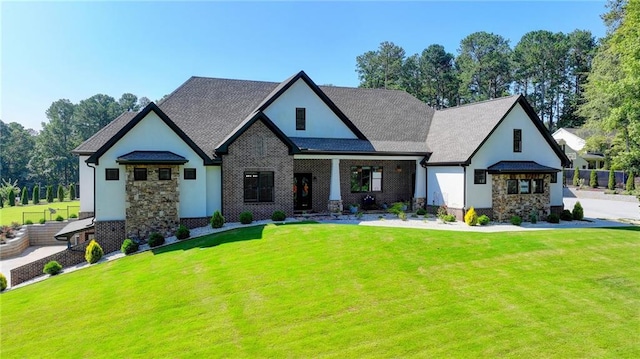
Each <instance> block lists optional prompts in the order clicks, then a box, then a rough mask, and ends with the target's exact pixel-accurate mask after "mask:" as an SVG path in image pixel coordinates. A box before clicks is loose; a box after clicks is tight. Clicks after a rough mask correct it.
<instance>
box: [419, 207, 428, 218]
mask: <svg viewBox="0 0 640 359" xmlns="http://www.w3.org/2000/svg"><path fill="white" fill-rule="evenodd" d="M416 214H417V215H418V216H424V215H425V214H427V210H426V209H424V208H418V210H417V211H416Z"/></svg>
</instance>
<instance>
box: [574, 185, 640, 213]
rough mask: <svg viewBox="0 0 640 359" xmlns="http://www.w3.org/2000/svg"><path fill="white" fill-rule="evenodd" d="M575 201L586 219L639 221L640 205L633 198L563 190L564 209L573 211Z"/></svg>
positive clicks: (586, 191) (597, 192) (601, 192)
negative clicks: (580, 206) (578, 203)
mask: <svg viewBox="0 0 640 359" xmlns="http://www.w3.org/2000/svg"><path fill="white" fill-rule="evenodd" d="M577 201H580V204H581V205H582V208H584V216H585V217H587V218H602V219H631V220H636V221H637V220H639V219H640V203H639V202H638V199H637V198H636V197H635V196H625V195H608V194H604V192H603V191H594V190H580V191H579V190H575V189H573V188H565V190H564V199H563V202H564V208H566V209H569V210H571V209H573V206H574V205H575V203H576V202H577Z"/></svg>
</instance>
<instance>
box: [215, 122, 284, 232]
mask: <svg viewBox="0 0 640 359" xmlns="http://www.w3.org/2000/svg"><path fill="white" fill-rule="evenodd" d="M293 162H294V161H293V156H291V155H290V154H289V148H288V147H287V145H285V144H284V143H283V142H282V141H280V139H278V138H277V137H276V136H275V135H274V133H273V132H271V130H269V129H268V128H267V126H265V125H264V124H263V123H262V122H261V121H257V122H255V123H254V124H253V125H252V126H251V127H249V128H248V129H247V130H246V131H245V132H244V133H243V134H242V135H241V136H240V137H238V138H237V139H236V140H235V141H234V142H233V143H232V144H231V145H230V146H229V152H228V154H226V155H225V156H224V157H223V158H222V210H223V215H224V216H225V219H226V221H228V222H237V221H239V215H240V213H242V212H243V211H250V212H252V213H253V218H254V219H255V220H260V219H268V218H271V215H272V214H273V212H274V211H277V210H280V211H284V212H285V213H286V214H287V216H291V215H293V190H292V181H293ZM245 171H269V172H273V185H274V188H273V202H262V203H259V202H255V203H252V202H245V201H244V174H245Z"/></svg>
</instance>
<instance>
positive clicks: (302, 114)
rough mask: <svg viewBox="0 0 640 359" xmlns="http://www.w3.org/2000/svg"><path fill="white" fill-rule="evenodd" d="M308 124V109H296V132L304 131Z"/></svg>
mask: <svg viewBox="0 0 640 359" xmlns="http://www.w3.org/2000/svg"><path fill="white" fill-rule="evenodd" d="M306 122H307V109H306V108H304V107H296V130H300V131H304V130H305V127H306Z"/></svg>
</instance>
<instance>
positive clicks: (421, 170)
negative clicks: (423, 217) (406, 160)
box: [413, 160, 427, 210]
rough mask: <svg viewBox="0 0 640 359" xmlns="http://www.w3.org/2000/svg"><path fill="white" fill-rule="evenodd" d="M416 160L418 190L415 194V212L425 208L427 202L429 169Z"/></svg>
mask: <svg viewBox="0 0 640 359" xmlns="http://www.w3.org/2000/svg"><path fill="white" fill-rule="evenodd" d="M420 161H421V160H416V189H415V193H414V194H413V210H417V209H418V208H424V205H425V203H426V201H427V169H426V168H425V167H422V165H421V164H420Z"/></svg>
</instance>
